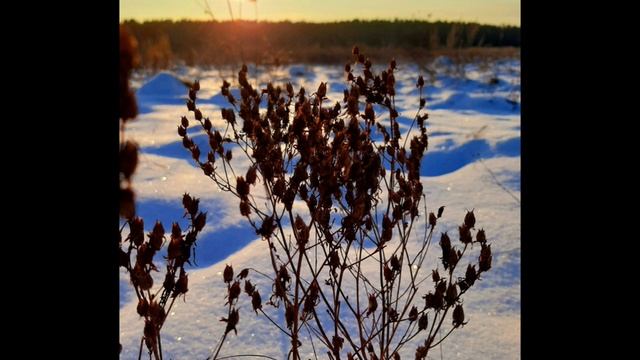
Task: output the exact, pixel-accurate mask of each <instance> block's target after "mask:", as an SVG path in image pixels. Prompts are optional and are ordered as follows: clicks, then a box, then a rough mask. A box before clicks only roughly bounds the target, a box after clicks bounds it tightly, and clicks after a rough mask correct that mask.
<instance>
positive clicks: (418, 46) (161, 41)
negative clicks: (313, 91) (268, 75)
mask: <svg viewBox="0 0 640 360" xmlns="http://www.w3.org/2000/svg"><path fill="white" fill-rule="evenodd" d="M124 24H125V25H126V26H127V28H128V29H129V31H130V32H131V34H132V35H134V36H135V37H136V39H137V40H138V44H139V50H140V55H141V61H142V66H144V67H149V68H167V67H170V66H172V65H174V64H177V63H185V64H187V65H214V66H216V65H233V64H238V63H241V62H253V63H259V64H276V65H277V64H285V63H295V62H301V63H336V62H344V61H347V60H349V58H350V57H349V56H350V51H351V48H352V47H353V45H358V46H360V47H361V48H363V49H365V50H366V53H367V54H370V56H372V58H374V59H373V60H377V61H385V62H386V61H387V60H389V58H390V57H396V58H401V59H405V58H409V59H411V60H414V61H415V60H416V58H418V57H419V58H424V57H428V56H433V55H434V54H438V53H445V54H446V53H451V52H453V51H455V52H456V53H458V54H459V53H472V54H478V53H495V52H496V51H497V49H499V48H503V49H505V48H510V49H514V48H516V49H517V48H519V47H520V28H519V27H515V26H494V25H481V24H476V23H462V22H443V21H437V22H427V21H417V20H395V21H383V20H373V21H359V20H353V21H344V22H334V23H305V22H286V21H285V22H257V23H256V22H254V21H233V22H231V21H224V22H218V21H148V22H144V23H139V22H135V21H125V22H124ZM470 49H473V50H470ZM489 49H491V50H489ZM376 57H378V59H376Z"/></svg>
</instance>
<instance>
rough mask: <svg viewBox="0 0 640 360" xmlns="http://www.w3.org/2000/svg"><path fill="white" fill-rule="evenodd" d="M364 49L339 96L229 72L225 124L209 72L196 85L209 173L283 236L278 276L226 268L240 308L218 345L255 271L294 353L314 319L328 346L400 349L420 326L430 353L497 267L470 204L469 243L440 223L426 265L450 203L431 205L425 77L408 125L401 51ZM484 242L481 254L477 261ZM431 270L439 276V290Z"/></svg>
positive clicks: (296, 355) (232, 298) (349, 67)
mask: <svg viewBox="0 0 640 360" xmlns="http://www.w3.org/2000/svg"><path fill="white" fill-rule="evenodd" d="M352 55H353V61H352V62H350V63H348V64H346V65H345V74H346V78H347V82H348V85H349V88H348V89H346V90H344V96H343V98H342V101H341V102H336V103H335V104H333V105H327V104H326V103H327V102H328V101H327V97H326V95H327V84H325V83H321V84H320V85H319V86H318V88H317V90H316V91H315V92H313V93H311V94H308V93H307V91H306V90H305V89H304V88H300V89H299V90H298V91H297V92H294V88H293V86H292V85H291V84H290V83H289V84H286V85H283V87H280V86H277V85H274V84H271V83H269V84H267V86H266V88H264V89H257V88H254V87H253V86H252V85H251V84H250V83H249V81H248V80H247V67H246V66H243V67H242V69H241V70H240V72H239V73H238V78H237V82H238V86H239V90H240V98H236V96H234V95H233V92H232V91H231V84H230V83H228V82H227V81H224V83H223V85H222V88H221V89H222V95H223V96H225V97H226V98H227V99H228V102H229V104H230V107H229V108H223V109H222V110H221V117H222V119H223V123H224V126H222V127H221V128H216V127H215V126H214V125H213V122H212V121H211V119H210V118H209V117H205V116H204V114H203V113H202V111H201V110H200V109H199V108H198V107H197V104H196V103H197V93H198V91H199V90H200V85H199V83H198V82H197V81H195V82H194V84H193V86H192V87H191V89H190V90H189V99H188V100H187V108H188V110H189V111H190V113H192V115H193V118H194V119H195V121H196V122H197V123H198V124H199V125H200V126H201V127H202V129H203V131H204V133H206V135H207V137H208V140H209V141H208V143H209V147H210V149H208V151H206V150H201V149H200V148H199V146H198V145H197V144H195V143H194V141H193V140H192V139H191V138H190V137H189V136H188V135H187V128H188V126H189V120H188V119H187V117H183V118H182V120H181V124H180V125H179V126H178V134H179V135H180V136H181V137H182V143H183V145H184V147H185V148H186V149H188V150H189V151H190V153H191V156H192V158H193V159H194V161H195V162H196V163H197V165H198V166H199V167H200V169H201V170H202V171H203V172H204V174H205V176H207V177H209V178H210V179H211V180H212V181H214V182H215V183H216V184H217V186H219V188H220V189H221V190H222V191H226V192H229V193H231V194H233V195H234V196H235V197H237V199H238V207H239V209H238V210H239V212H240V214H241V215H242V216H243V217H245V218H246V219H247V222H248V223H249V224H250V226H252V227H253V229H254V230H255V231H256V234H258V235H260V236H261V237H262V239H263V240H264V241H265V243H266V246H267V247H268V250H269V252H268V255H267V256H268V257H269V263H270V269H269V270H267V269H261V270H263V271H266V272H270V273H271V275H270V276H269V278H270V279H271V283H272V286H271V289H260V290H259V289H257V288H256V287H255V286H254V285H253V284H252V283H251V281H250V280H249V279H248V278H247V276H248V275H249V272H250V271H252V270H249V269H244V270H243V271H241V272H240V275H239V276H238V278H237V279H235V280H234V276H233V275H234V270H233V268H232V267H231V266H229V265H228V266H227V267H226V268H225V271H224V273H223V280H224V282H225V283H226V284H227V296H226V298H227V303H226V305H228V313H227V316H226V317H224V318H222V321H223V322H225V323H226V327H225V329H224V332H223V336H222V340H221V341H219V343H218V346H217V347H216V349H215V350H214V353H212V358H214V359H216V358H217V357H218V356H219V354H220V349H221V347H222V344H223V343H224V339H225V338H226V336H227V335H228V334H229V333H230V332H231V331H232V330H233V331H234V333H235V331H236V329H237V327H238V326H240V325H239V324H240V314H239V311H238V307H237V302H238V301H239V297H240V296H241V292H242V291H241V288H242V286H241V282H240V281H241V280H243V279H244V292H245V294H246V296H247V297H248V300H249V299H250V301H251V304H252V307H253V310H254V311H255V312H256V314H257V313H258V312H260V315H261V316H264V317H266V318H267V319H268V320H269V321H271V323H272V324H273V325H274V326H276V327H277V328H278V329H279V330H280V331H281V332H282V333H284V334H286V336H287V337H288V338H289V339H290V340H291V345H290V350H289V354H288V358H293V359H294V360H298V359H301V356H300V348H301V346H303V345H305V344H302V342H301V334H302V329H303V328H304V329H305V330H306V332H308V333H309V334H310V342H311V345H312V347H313V350H314V354H316V358H317V357H318V356H319V355H318V354H317V353H316V349H322V347H318V345H317V344H315V343H314V342H319V343H321V344H322V346H323V349H324V351H326V354H327V356H328V358H330V359H341V358H345V357H346V358H347V359H355V358H357V359H392V358H393V359H400V355H399V352H400V349H401V348H402V347H403V346H404V345H406V344H407V343H408V342H409V341H411V340H413V339H416V338H420V339H424V341H423V342H422V343H421V345H420V346H418V347H417V349H416V350H415V358H416V359H425V358H426V356H427V354H428V353H429V350H430V349H432V348H434V347H435V346H438V345H439V344H440V343H441V342H442V341H443V340H444V339H446V338H447V337H448V336H449V334H451V333H452V332H453V331H454V330H455V329H457V328H460V327H462V326H464V324H466V319H465V315H464V310H463V304H462V296H463V295H464V294H465V293H466V292H467V291H468V290H469V289H470V288H471V287H472V286H473V285H474V284H475V283H476V281H478V280H479V279H480V277H481V275H482V274H483V273H484V272H486V271H488V270H489V269H490V268H491V246H490V245H489V244H488V243H487V239H486V236H485V232H484V230H482V229H480V230H478V229H476V225H475V222H476V220H475V215H474V212H473V211H470V212H467V214H466V215H465V217H464V220H463V222H462V224H461V225H460V226H459V227H458V235H459V241H460V244H459V245H454V244H452V241H451V239H450V237H449V234H447V233H446V232H445V233H442V234H441V235H440V247H441V250H442V256H441V257H440V260H441V263H442V267H443V269H439V267H438V266H437V264H435V265H434V267H435V268H433V269H430V270H431V271H430V272H428V271H427V272H425V269H426V268H427V267H426V264H424V261H425V259H426V255H427V253H428V250H429V247H430V244H431V242H432V237H433V235H434V229H435V227H436V225H437V223H438V221H439V219H440V218H441V217H442V215H443V210H444V207H440V208H439V209H438V210H437V212H436V213H434V212H427V208H426V201H425V195H424V191H423V185H422V183H421V181H420V167H421V160H422V158H423V156H424V154H425V151H426V150H427V147H428V137H427V130H426V127H425V120H426V119H427V118H428V115H427V113H426V112H425V103H426V101H425V99H424V98H423V96H422V93H423V87H424V80H423V78H422V76H420V77H418V80H417V84H416V87H417V88H418V89H419V92H420V101H419V104H418V106H417V107H418V110H417V112H416V115H415V117H414V118H413V120H412V122H411V126H410V128H409V131H408V132H407V134H406V138H404V139H403V138H402V136H401V133H400V124H399V121H398V118H399V114H398V110H397V109H396V106H395V97H396V88H395V85H396V84H395V75H394V74H395V72H396V71H397V65H396V61H395V60H392V61H391V62H390V64H389V66H388V67H387V68H386V69H385V70H383V71H381V72H380V73H379V74H374V70H373V67H372V64H371V61H370V60H369V59H368V58H367V57H366V56H365V55H364V54H362V53H361V52H360V51H359V49H358V48H357V47H354V48H353V52H352ZM236 114H237V116H236ZM383 114H388V122H387V121H386V120H385V119H387V116H386V115H383ZM414 127H416V128H417V130H416V131H415V132H413V133H412V132H411V130H412V129H413V128H414ZM376 136H377V137H376ZM407 143H408V145H409V146H408V148H407ZM234 149H235V150H236V151H235V153H234V152H233V150H234ZM205 152H206V155H204V154H205ZM234 154H241V156H242V159H243V160H245V161H248V162H249V167H248V169H247V170H246V172H245V171H244V170H242V173H240V172H239V170H238V159H236V158H235V157H234ZM202 155H204V156H202ZM420 219H422V220H423V221H424V224H425V225H424V233H423V234H422V236H421V237H420V238H419V241H418V245H417V247H416V246H415V245H414V244H410V242H411V241H413V243H415V238H416V236H415V235H414V236H413V237H412V233H414V232H415V231H416V228H417V227H418V226H419V225H418V222H419V220H420ZM289 227H291V230H288V229H289ZM474 244H475V245H476V246H475V249H476V250H479V255H477V257H476V258H475V260H474V261H473V262H474V263H473V264H468V265H467V267H466V270H465V271H463V266H464V265H462V264H463V258H465V256H467V257H470V256H471V255H470V252H471V251H473V248H474V246H473V245H474ZM456 270H458V271H456ZM440 271H443V272H442V275H441V273H440ZM427 280H431V281H432V283H433V284H432V287H431V288H430V289H431V290H429V291H427V290H426V289H429V287H428V286H426V285H425V281H427ZM350 289H353V291H351V290H350ZM261 294H269V296H263V295H261ZM263 298H265V299H268V300H267V301H266V302H263ZM265 305H268V306H271V307H274V308H277V309H280V311H282V312H283V313H284V316H283V319H284V323H278V321H276V320H274V319H272V318H271V317H270V316H269V315H267V314H266V313H265V312H264V311H263V310H262V307H263V306H265ZM243 316H250V314H246V315H243ZM447 319H449V320H448V321H447ZM445 321H447V322H446V323H445ZM446 327H448V328H449V329H448V330H446V333H445V335H444V336H443V337H442V338H441V339H438V340H436V334H438V333H439V332H440V330H441V329H442V330H444V329H445V328H446Z"/></svg>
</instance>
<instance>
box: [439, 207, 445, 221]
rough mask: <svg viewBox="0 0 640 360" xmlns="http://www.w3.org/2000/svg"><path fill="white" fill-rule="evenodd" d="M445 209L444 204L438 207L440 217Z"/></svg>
mask: <svg viewBox="0 0 640 360" xmlns="http://www.w3.org/2000/svg"><path fill="white" fill-rule="evenodd" d="M443 211H444V206H440V208H439V209H438V219H439V218H441V217H442V212H443Z"/></svg>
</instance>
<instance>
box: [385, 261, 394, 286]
mask: <svg viewBox="0 0 640 360" xmlns="http://www.w3.org/2000/svg"><path fill="white" fill-rule="evenodd" d="M384 280H385V281H386V282H391V280H393V271H391V268H390V267H389V264H384Z"/></svg>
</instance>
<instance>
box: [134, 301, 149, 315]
mask: <svg viewBox="0 0 640 360" xmlns="http://www.w3.org/2000/svg"><path fill="white" fill-rule="evenodd" d="M136 311H137V312H138V315H140V316H147V311H149V302H148V301H147V299H140V300H138V306H137V307H136Z"/></svg>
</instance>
